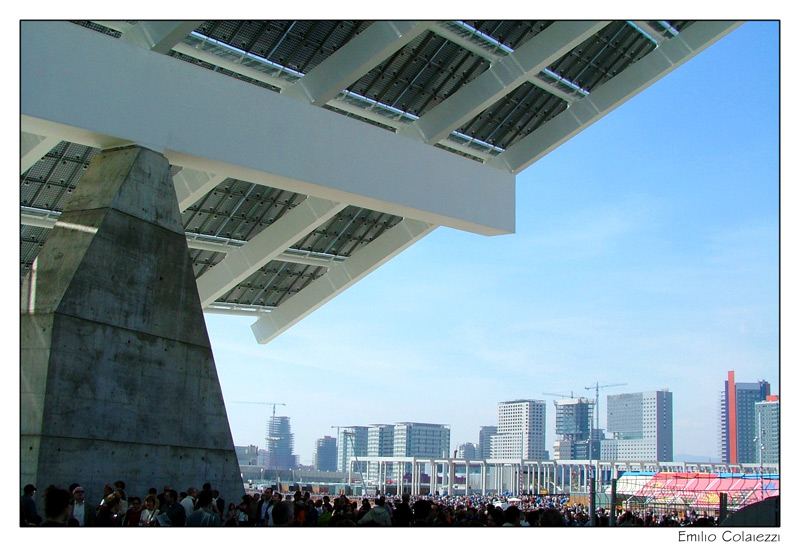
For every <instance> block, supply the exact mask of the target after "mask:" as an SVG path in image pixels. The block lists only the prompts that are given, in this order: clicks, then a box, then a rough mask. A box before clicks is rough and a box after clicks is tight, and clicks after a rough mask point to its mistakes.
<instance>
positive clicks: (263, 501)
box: [20, 481, 716, 527]
mask: <svg viewBox="0 0 800 547" xmlns="http://www.w3.org/2000/svg"><path fill="white" fill-rule="evenodd" d="M35 494H36V487H35V486H33V485H32V484H29V485H26V486H25V488H24V491H23V495H22V498H21V503H20V514H21V525H22V526H277V527H282V526H286V527H321V526H328V527H330V526H370V527H372V526H395V527H396V526H401V527H428V526H429V527H462V526H478V527H492V526H521V527H531V526H533V527H552V526H592V525H594V526H610V525H615V526H714V525H716V521H715V519H714V517H713V516H709V515H707V514H702V515H698V514H697V513H696V512H695V511H685V512H683V514H682V515H681V514H679V512H678V511H676V510H669V511H666V510H665V511H664V512H663V513H660V514H657V513H654V512H653V511H647V510H644V511H624V512H622V513H621V514H620V515H619V516H618V517H616V516H612V515H611V514H610V513H609V512H608V511H607V510H606V509H605V508H599V509H598V510H597V512H596V515H595V516H596V519H595V523H592V519H591V513H590V509H589V507H587V506H585V505H583V504H580V503H570V501H569V500H568V499H565V498H558V497H554V496H529V497H523V498H513V499H511V498H509V497H507V496H500V495H486V496H480V495H473V496H446V495H445V496H438V495H434V496H413V497H412V496H410V495H409V494H403V495H402V496H400V497H391V496H390V497H385V496H382V495H375V496H369V497H362V498H360V500H359V499H351V498H348V497H347V496H346V495H344V494H341V495H339V496H334V497H333V498H331V497H330V496H328V495H321V496H319V495H317V496H312V495H311V493H310V492H301V491H299V490H298V491H296V492H294V493H293V494H287V495H286V496H284V495H283V494H282V493H281V492H279V491H273V489H272V488H267V489H265V490H264V491H263V492H258V491H253V492H250V493H247V494H245V495H244V496H243V497H242V499H241V502H239V503H238V504H237V503H233V502H230V503H228V504H227V506H226V504H225V500H224V499H222V498H221V497H220V495H219V492H218V491H217V490H214V489H213V488H212V487H211V485H210V484H209V483H206V484H204V485H203V487H202V489H200V490H198V489H197V488H195V487H189V488H187V489H186V491H183V492H180V493H179V492H177V491H175V490H174V489H172V488H171V487H170V486H164V487H163V489H162V492H161V493H158V492H157V490H156V489H155V488H151V489H150V490H149V492H148V493H147V495H146V496H144V500H142V498H140V497H138V496H131V497H128V496H127V495H126V493H125V483H124V481H117V482H115V483H114V484H113V485H111V484H107V485H105V487H104V492H103V497H102V499H101V500H100V502H99V503H98V504H93V503H90V502H88V501H86V500H85V490H84V488H83V487H82V486H81V485H80V484H77V483H75V484H72V485H70V486H69V488H68V489H63V488H60V487H57V486H55V485H52V486H50V487H48V488H47V489H46V490H45V492H44V513H45V514H44V517H41V516H40V515H39V514H38V512H37V508H36V503H35V501H34V496H35Z"/></svg>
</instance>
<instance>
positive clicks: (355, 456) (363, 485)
mask: <svg viewBox="0 0 800 547" xmlns="http://www.w3.org/2000/svg"><path fill="white" fill-rule="evenodd" d="M353 427H354V426H352V425H332V426H331V429H333V428H336V442H337V443H338V442H339V437H340V436H342V437H344V438H345V441H344V444H345V446H344V451H343V452H342V463H343V464H344V465H347V472H348V475H349V474H350V473H351V472H352V468H351V466H350V464H349V462H347V439H350V446H351V447H352V449H353V459H354V460H355V461H356V468H357V469H358V474H359V476H360V477H361V488H362V492H363V494H366V492H367V483H366V482H364V471H363V470H362V469H361V462H359V461H358V454H356V442H355V440H354V437H355V436H356V434H355V432H354V431H352V428H353ZM342 429H344V431H341V430H342ZM348 429H349V430H350V431H348ZM348 480H349V479H348Z"/></svg>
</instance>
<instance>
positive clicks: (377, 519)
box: [358, 496, 392, 526]
mask: <svg viewBox="0 0 800 547" xmlns="http://www.w3.org/2000/svg"><path fill="white" fill-rule="evenodd" d="M385 505H386V498H384V497H383V496H381V497H379V498H378V499H377V500H375V507H373V508H371V509H370V510H369V511H367V514H366V515H364V516H363V517H361V519H359V521H358V525H359V526H391V525H392V518H391V517H390V516H389V511H388V510H387V509H386V507H385Z"/></svg>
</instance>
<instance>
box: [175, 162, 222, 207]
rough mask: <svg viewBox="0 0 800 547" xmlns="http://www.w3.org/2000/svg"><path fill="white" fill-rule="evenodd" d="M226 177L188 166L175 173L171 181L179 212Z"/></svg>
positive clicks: (195, 201)
mask: <svg viewBox="0 0 800 547" xmlns="http://www.w3.org/2000/svg"><path fill="white" fill-rule="evenodd" d="M226 178H227V177H226V176H224V175H214V174H212V173H205V172H203V171H198V170H196V169H189V168H188V167H186V168H184V169H181V170H180V171H178V172H177V173H175V175H174V176H173V177H172V182H173V184H174V185H175V195H176V196H177V197H178V207H179V208H180V210H181V212H183V211H185V210H186V209H188V208H189V207H191V206H192V205H194V204H195V203H197V200H199V199H200V198H202V197H203V196H204V195H206V194H207V193H209V192H210V191H211V190H213V189H214V188H216V187H217V186H219V184H220V183H221V182H222V181H224V180H225V179H226Z"/></svg>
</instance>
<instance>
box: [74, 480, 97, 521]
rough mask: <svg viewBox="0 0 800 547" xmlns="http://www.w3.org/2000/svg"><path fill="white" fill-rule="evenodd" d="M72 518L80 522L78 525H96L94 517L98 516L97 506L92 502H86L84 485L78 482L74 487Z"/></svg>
mask: <svg viewBox="0 0 800 547" xmlns="http://www.w3.org/2000/svg"><path fill="white" fill-rule="evenodd" d="M72 499H73V503H74V506H73V508H72V518H73V519H75V520H76V521H77V522H78V526H94V518H95V516H97V508H96V507H95V506H94V505H92V504H91V503H87V502H86V492H85V491H84V489H83V486H81V485H80V484H76V485H75V486H74V487H73V488H72Z"/></svg>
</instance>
